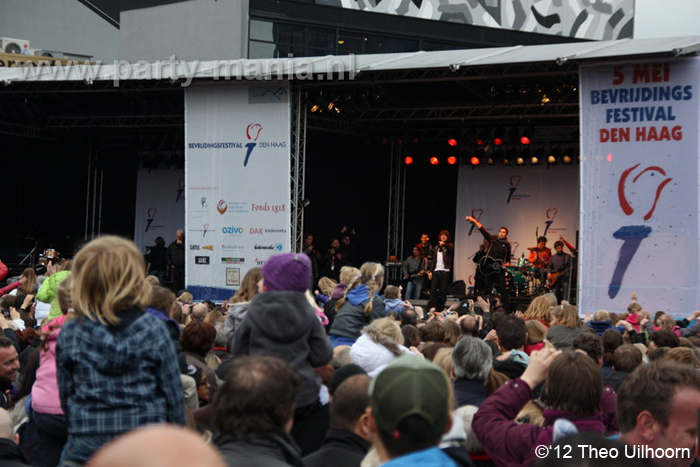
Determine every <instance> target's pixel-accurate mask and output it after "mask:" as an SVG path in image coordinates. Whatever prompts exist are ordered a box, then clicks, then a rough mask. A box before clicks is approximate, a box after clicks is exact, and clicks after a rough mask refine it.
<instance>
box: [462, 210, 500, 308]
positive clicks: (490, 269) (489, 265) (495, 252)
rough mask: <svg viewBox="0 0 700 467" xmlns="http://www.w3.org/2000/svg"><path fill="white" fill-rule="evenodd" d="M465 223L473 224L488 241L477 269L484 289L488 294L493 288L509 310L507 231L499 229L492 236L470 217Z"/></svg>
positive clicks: (466, 218)
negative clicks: (482, 276) (481, 276)
mask: <svg viewBox="0 0 700 467" xmlns="http://www.w3.org/2000/svg"><path fill="white" fill-rule="evenodd" d="M465 220H466V221H469V222H471V223H473V224H474V225H475V226H476V228H477V229H479V232H481V235H483V236H484V238H485V239H486V240H488V241H489V247H488V250H487V251H486V255H484V257H483V258H482V261H481V262H480V263H479V266H478V267H479V268H480V271H481V273H482V274H483V275H484V276H485V277H484V289H485V291H486V293H490V292H491V290H492V289H493V287H494V286H496V290H497V291H498V293H499V294H501V296H502V297H503V305H504V306H505V307H506V309H510V294H509V293H508V291H507V290H506V280H505V279H506V276H505V272H506V266H508V265H510V243H509V242H508V229H507V228H505V227H501V228H500V229H498V235H496V236H493V235H491V234H490V233H488V232H487V231H486V229H485V228H484V225H483V224H482V223H481V222H479V221H478V220H476V219H474V218H473V217H472V216H467V217H465Z"/></svg>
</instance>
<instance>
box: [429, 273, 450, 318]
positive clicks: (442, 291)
mask: <svg viewBox="0 0 700 467" xmlns="http://www.w3.org/2000/svg"><path fill="white" fill-rule="evenodd" d="M451 279H452V272H450V271H433V280H432V282H431V283H430V301H431V302H433V304H435V311H442V310H443V308H444V307H445V299H446V298H447V287H448V286H449V285H450V281H451Z"/></svg>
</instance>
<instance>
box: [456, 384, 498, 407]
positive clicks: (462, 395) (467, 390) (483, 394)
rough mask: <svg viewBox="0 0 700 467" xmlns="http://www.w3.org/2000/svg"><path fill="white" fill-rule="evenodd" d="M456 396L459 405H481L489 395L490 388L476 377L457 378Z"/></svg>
mask: <svg viewBox="0 0 700 467" xmlns="http://www.w3.org/2000/svg"><path fill="white" fill-rule="evenodd" d="M454 388H455V398H456V399H457V406H458V407H464V406H465V405H475V406H477V407H481V403H482V402H484V400H485V399H486V398H487V397H489V390H488V389H486V386H484V383H482V382H481V381H476V380H474V379H467V378H457V379H456V380H455V382H454Z"/></svg>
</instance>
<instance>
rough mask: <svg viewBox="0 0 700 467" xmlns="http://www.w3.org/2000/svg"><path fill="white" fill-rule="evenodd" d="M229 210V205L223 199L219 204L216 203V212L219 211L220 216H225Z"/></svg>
mask: <svg viewBox="0 0 700 467" xmlns="http://www.w3.org/2000/svg"><path fill="white" fill-rule="evenodd" d="M227 209H228V204H226V201H224V200H223V199H220V200H219V202H218V203H216V210H217V211H219V214H223V213H225V212H226V210H227Z"/></svg>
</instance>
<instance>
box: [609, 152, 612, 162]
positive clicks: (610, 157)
mask: <svg viewBox="0 0 700 467" xmlns="http://www.w3.org/2000/svg"><path fill="white" fill-rule="evenodd" d="M608 162H612V154H608Z"/></svg>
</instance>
